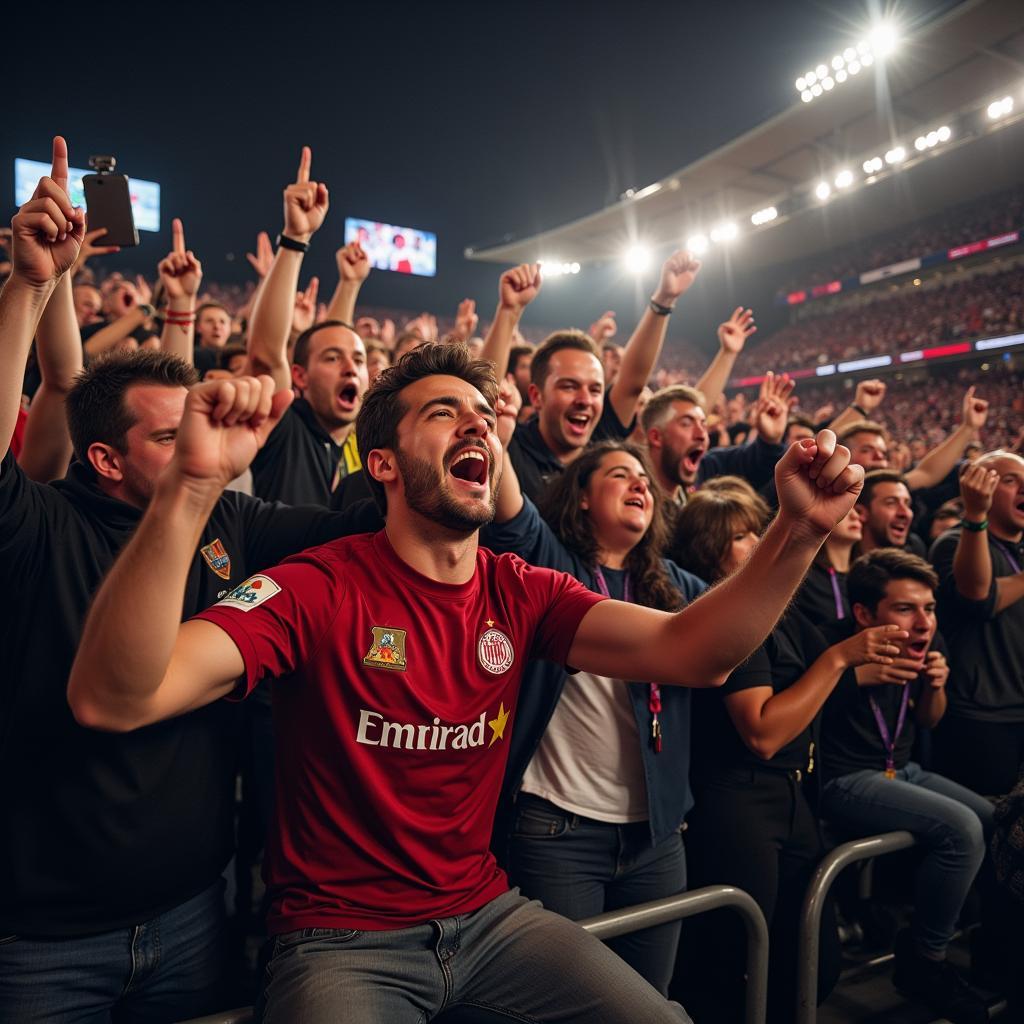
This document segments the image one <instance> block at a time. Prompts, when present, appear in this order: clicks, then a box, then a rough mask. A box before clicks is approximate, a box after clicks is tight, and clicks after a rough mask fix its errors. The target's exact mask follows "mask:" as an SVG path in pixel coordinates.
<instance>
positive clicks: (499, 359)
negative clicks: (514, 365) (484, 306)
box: [480, 263, 541, 380]
mask: <svg viewBox="0 0 1024 1024" xmlns="http://www.w3.org/2000/svg"><path fill="white" fill-rule="evenodd" d="M540 286H541V276H540V266H539V264H537V263H520V264H519V266H518V267H513V268H512V269H511V270H506V271H505V273H504V274H502V275H501V278H500V279H499V281H498V308H497V310H496V311H495V313H494V319H493V320H492V321H491V326H490V329H489V330H488V331H487V337H486V338H484V347H483V351H482V352H481V353H480V358H481V359H486V360H487V361H488V362H489V363H490V364H491V366H493V367H494V376H495V377H497V378H498V379H499V380H501V378H502V377H504V376H505V370H506V369H507V368H508V355H509V352H510V351H511V350H512V338H513V336H514V335H515V330H516V327H517V326H518V324H519V321H520V320H521V319H522V316H523V312H524V310H525V309H526V307H527V306H528V305H529V304H530V303H531V302H533V300H534V299H535V298H536V297H537V295H538V293H539V292H540Z"/></svg>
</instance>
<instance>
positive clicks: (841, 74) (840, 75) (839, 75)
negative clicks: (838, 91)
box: [836, 68, 846, 85]
mask: <svg viewBox="0 0 1024 1024" xmlns="http://www.w3.org/2000/svg"><path fill="white" fill-rule="evenodd" d="M836 81H837V82H838V83H839V84H840V85H842V84H843V82H845V81H846V72H845V71H844V70H843V69H842V68H840V69H839V70H838V71H837V72H836Z"/></svg>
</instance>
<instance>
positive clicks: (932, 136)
mask: <svg viewBox="0 0 1024 1024" xmlns="http://www.w3.org/2000/svg"><path fill="white" fill-rule="evenodd" d="M938 141H939V133H938V132H929V133H928V134H927V135H926V136H925V142H927V143H928V148H929V149H931V147H932V146H934V145H935V144H936V143H937V142H938Z"/></svg>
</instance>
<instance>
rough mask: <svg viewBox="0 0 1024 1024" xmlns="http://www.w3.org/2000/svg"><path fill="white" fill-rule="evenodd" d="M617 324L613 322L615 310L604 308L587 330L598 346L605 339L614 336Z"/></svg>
mask: <svg viewBox="0 0 1024 1024" xmlns="http://www.w3.org/2000/svg"><path fill="white" fill-rule="evenodd" d="M618 329H619V325H618V324H617V323H616V322H615V311H614V310H611V309H606V310H605V311H604V312H603V313H602V314H601V315H600V316H599V317H598V318H597V319H596V320H595V321H594V322H593V323H592V324H591V325H590V329H589V330H588V331H587V334H589V335H590V336H591V337H592V338H593V339H594V342H595V343H596V345H597V347H598V348H600V347H601V346H602V345H603V344H604V343H605V342H606V341H610V340H611V339H612V338H614V337H615V332H616V331H617V330H618Z"/></svg>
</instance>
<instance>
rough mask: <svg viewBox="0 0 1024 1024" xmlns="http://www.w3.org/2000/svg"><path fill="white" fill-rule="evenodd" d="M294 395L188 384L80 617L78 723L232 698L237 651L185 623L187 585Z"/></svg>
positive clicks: (131, 725)
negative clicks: (167, 450)
mask: <svg viewBox="0 0 1024 1024" xmlns="http://www.w3.org/2000/svg"><path fill="white" fill-rule="evenodd" d="M290 401H291V391H289V390H284V391H278V392H277V393H276V394H275V392H274V383H273V381H272V380H271V379H270V378H269V377H260V378H258V379H253V378H249V377H243V378H237V379H235V380H217V381H209V382H206V383H203V384H198V385H196V386H195V387H194V388H192V390H191V391H190V392H189V395H188V399H187V400H186V403H185V412H184V415H183V416H182V420H181V425H180V427H179V428H178V434H177V438H176V442H175V451H174V457H173V458H172V460H171V462H170V463H169V465H168V466H167V469H166V470H165V471H164V473H163V474H161V476H160V478H159V480H158V481H157V486H156V491H155V493H154V495H153V498H152V500H151V501H150V504H149V506H148V508H147V509H146V514H145V515H144V516H143V517H142V521H141V522H140V524H139V527H138V529H137V530H136V531H135V535H134V536H133V537H132V539H131V541H130V542H129V543H128V546H127V547H126V548H125V549H124V551H123V552H122V553H121V555H120V556H119V557H118V559H117V561H116V562H115V563H114V566H113V568H112V569H111V570H110V573H109V574H108V576H107V578H106V580H105V581H104V583H103V586H102V587H101V588H100V590H99V593H98V594H97V595H96V599H95V601H94V602H93V606H92V609H91V611H90V613H89V617H88V618H87V620H86V623H85V630H84V632H83V634H82V640H81V643H80V644H79V648H78V656H77V657H76V659H75V664H74V667H73V668H72V671H71V677H70V679H69V681H68V703H69V704H70V705H71V710H72V712H73V713H74V715H75V718H76V719H77V720H78V721H79V722H80V723H81V724H82V725H85V726H89V727H91V728H94V729H106V730H111V731H127V730H130V729H137V728H139V727H140V726H143V725H147V724H149V723H151V722H156V721H160V720H161V719H164V718H170V717H173V716H175V715H179V714H183V713H184V712H186V711H189V710H192V709H193V708H197V707H201V706H202V705H204V704H209V703H210V702H211V701H214V700H216V699H217V698H218V697H223V696H225V695H226V694H227V693H229V692H230V691H231V688H232V685H233V683H234V681H235V680H236V679H237V678H238V677H239V676H240V675H241V674H242V672H243V670H244V664H243V661H242V656H241V654H240V653H239V651H238V649H237V647H236V646H235V645H234V643H233V642H232V641H231V640H229V639H228V636H227V634H226V633H224V632H223V631H222V630H220V629H219V628H218V627H216V626H214V625H212V624H210V623H207V622H201V621H200V622H186V623H184V624H182V623H181V622H180V613H181V608H182V605H183V603H184V599H185V583H186V580H187V577H188V572H189V569H190V567H191V565H192V560H193V559H194V557H195V552H196V546H197V545H198V543H199V538H200V536H201V535H202V531H203V527H204V525H205V523H206V521H207V519H208V518H209V516H210V513H211V512H212V511H213V508H214V506H215V505H216V503H217V500H218V498H219V497H220V495H221V493H222V492H223V489H224V487H225V485H226V484H227V483H228V482H229V481H230V480H232V479H234V478H235V477H236V476H238V475H239V474H240V473H241V472H242V471H243V470H244V469H245V467H246V466H248V465H249V463H250V462H251V461H252V459H253V456H254V455H255V454H256V452H257V451H258V449H259V448H260V446H261V445H262V444H263V442H264V441H265V440H266V438H267V435H268V434H269V432H270V430H271V429H272V428H273V427H274V425H275V424H276V423H277V421H278V420H279V419H280V417H281V414H282V413H283V412H284V410H285V409H286V408H287V407H288V404H289V403H290ZM126 623H131V629H132V637H133V642H132V643H131V644H128V645H125V643H124V628H125V624H126Z"/></svg>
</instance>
